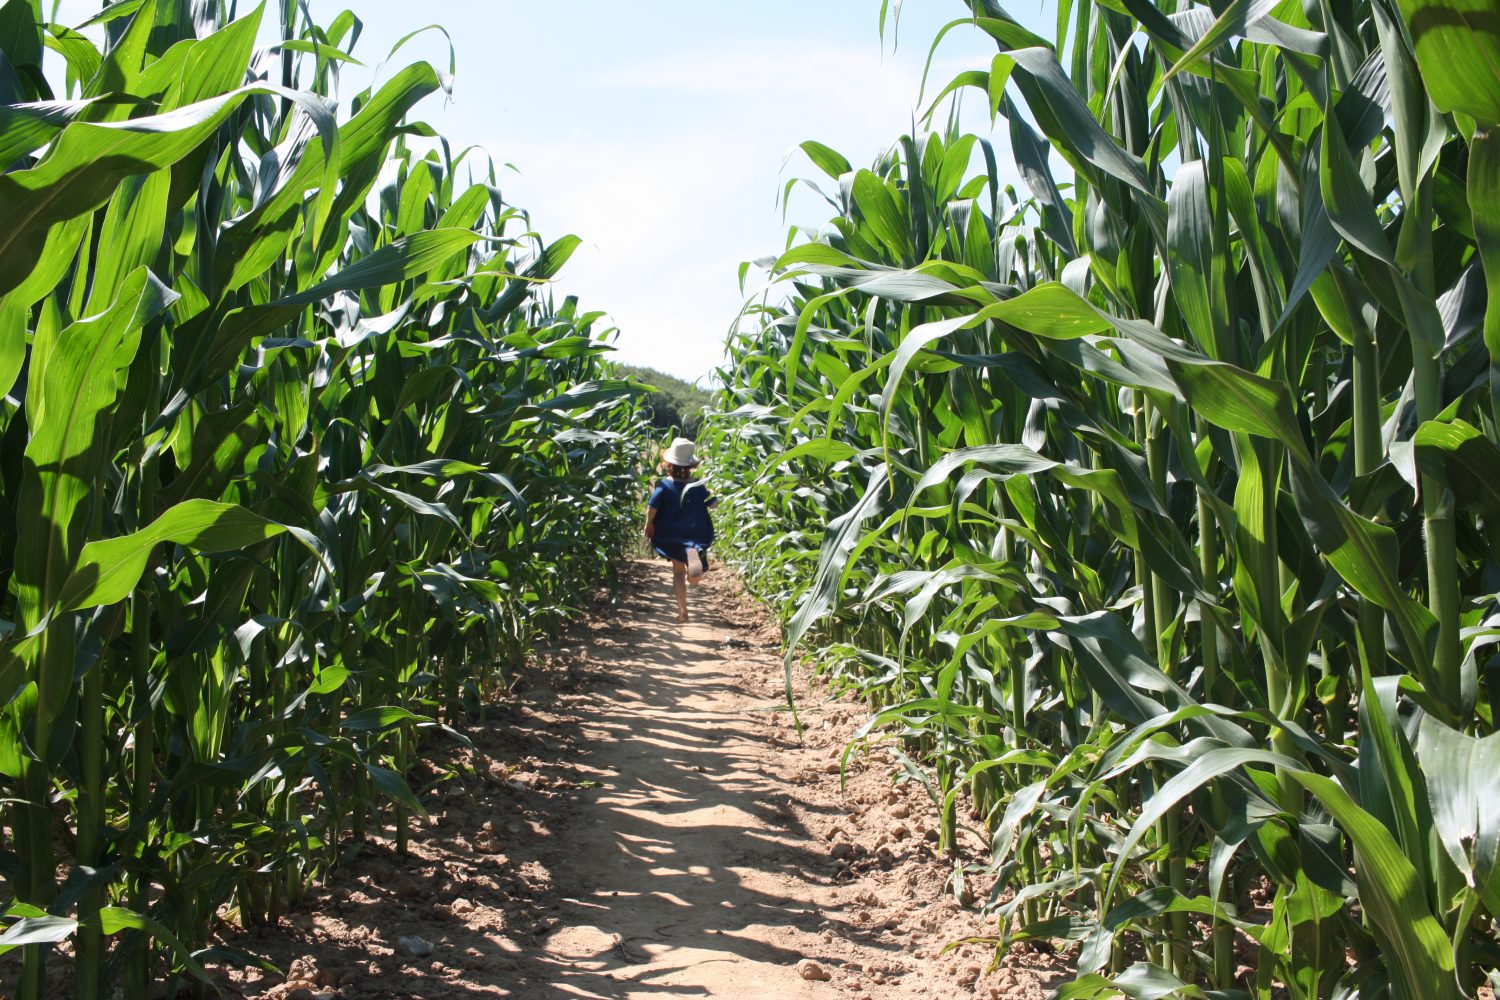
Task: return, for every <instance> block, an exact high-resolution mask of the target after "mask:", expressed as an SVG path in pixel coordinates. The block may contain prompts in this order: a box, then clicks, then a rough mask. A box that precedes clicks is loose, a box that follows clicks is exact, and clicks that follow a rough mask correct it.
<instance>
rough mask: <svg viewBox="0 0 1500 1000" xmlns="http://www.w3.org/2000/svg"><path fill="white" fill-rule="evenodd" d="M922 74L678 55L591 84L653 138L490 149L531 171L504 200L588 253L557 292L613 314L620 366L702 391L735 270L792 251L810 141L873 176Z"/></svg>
mask: <svg viewBox="0 0 1500 1000" xmlns="http://www.w3.org/2000/svg"><path fill="white" fill-rule="evenodd" d="M951 70H952V67H951V66H948V65H945V66H943V67H941V71H939V70H934V79H937V78H938V77H939V76H942V72H950V71H951ZM920 72H921V69H920V64H918V65H916V66H913V65H910V64H909V63H901V62H897V61H894V60H892V59H890V58H889V57H887V58H885V59H882V56H881V53H880V52H879V50H878V48H877V47H876V46H874V45H871V46H869V47H868V48H863V47H861V48H844V47H838V46H829V45H821V46H820V45H809V44H805V43H803V44H789V45H787V46H782V47H779V48H777V49H776V50H775V51H774V52H771V53H767V52H763V51H761V50H760V49H758V48H748V47H747V48H738V49H736V48H731V49H728V50H725V49H722V48H720V49H716V50H714V51H713V52H711V53H705V52H701V51H682V52H669V53H665V54H658V55H657V56H656V57H655V58H652V59H650V60H639V61H637V62H634V63H631V64H627V65H624V66H620V67H618V68H616V69H614V70H611V71H608V72H605V73H603V74H601V77H600V79H599V80H597V81H592V83H593V84H594V85H597V86H599V87H602V88H608V90H609V92H611V93H613V94H614V95H615V96H616V97H620V96H621V92H625V93H626V94H628V95H629V96H631V97H634V98H637V102H636V104H635V105H633V106H634V107H637V108H639V114H640V115H641V117H642V118H643V119H649V120H650V121H651V125H652V127H651V128H650V129H641V130H639V131H633V130H630V129H612V130H611V131H610V133H609V134H607V135H604V136H599V135H592V136H590V135H585V134H582V133H581V132H579V131H571V132H570V133H569V134H568V135H567V136H566V137H564V138H561V139H556V140H553V141H536V140H535V139H534V138H529V137H521V136H514V137H510V136H506V135H505V134H503V133H502V134H501V135H499V136H497V137H496V138H495V139H493V140H491V141H489V142H487V143H485V145H486V146H487V147H488V148H490V149H491V150H492V151H493V152H494V154H495V156H496V157H497V159H500V160H502V161H509V162H514V163H516V164H517V165H518V166H519V167H520V169H521V170H522V175H521V176H519V177H515V176H513V175H512V176H511V177H510V178H509V179H508V180H506V181H505V182H504V187H505V190H506V191H507V194H508V195H511V196H513V197H514V200H515V201H516V202H517V203H518V204H522V205H525V206H526V207H527V208H528V209H530V210H531V211H532V212H533V218H534V220H535V221H536V223H537V225H538V227H539V228H540V229H541V231H542V232H544V233H546V234H549V235H550V234H559V233H561V232H564V231H569V232H575V233H577V234H578V235H580V236H582V237H583V238H584V241H585V243H584V246H583V247H582V248H580V250H579V252H578V254H577V255H576V256H575V257H574V259H573V260H572V261H571V262H570V263H569V265H568V268H567V269H566V270H565V271H564V274H563V278H562V281H561V283H560V287H561V288H562V289H564V290H567V291H576V292H578V293H579V294H580V295H581V296H582V297H584V299H585V304H586V306H587V307H588V308H603V309H607V310H609V313H610V316H611V317H612V319H613V320H614V321H615V322H616V323H618V324H619V326H620V328H621V331H622V334H621V338H620V342H619V347H620V357H622V358H623V359H625V360H628V361H631V362H634V363H641V364H648V365H652V366H653V367H657V368H661V369H664V370H667V371H669V372H672V373H673V374H677V375H681V376H683V377H687V378H697V377H700V376H703V375H705V374H707V373H708V372H709V371H710V370H711V369H712V368H714V367H715V366H716V365H717V364H718V363H719V362H720V360H721V358H722V347H723V342H724V338H725V335H726V333H727V330H728V328H729V326H730V324H731V323H732V322H733V321H734V318H735V316H736V315H737V314H738V312H739V309H740V307H741V305H742V303H743V299H742V297H741V295H740V291H739V287H738V280H739V264H740V262H741V261H742V260H747V259H752V258H755V257H759V256H763V255H766V254H774V253H776V252H777V251H779V250H780V248H781V247H782V245H783V243H784V242H785V238H786V223H783V221H782V215H781V211H780V209H779V208H778V207H777V198H778V196H779V194H780V192H781V189H782V186H783V184H784V182H785V180H786V178H788V177H792V176H809V177H812V176H814V175H816V174H817V173H818V172H817V170H816V168H814V167H812V166H811V165H810V164H809V163H808V162H807V161H806V160H805V159H802V158H801V155H800V153H799V152H798V149H797V145H798V143H800V142H801V141H802V140H804V139H809V138H816V139H818V140H819V141H822V142H825V143H827V144H828V145H831V146H833V147H834V148H836V149H839V150H840V151H841V152H843V153H844V154H845V155H846V156H847V157H848V158H849V159H850V161H851V162H853V163H855V164H859V163H862V162H868V161H869V160H870V159H872V158H873V157H874V156H875V155H876V154H878V153H879V152H881V151H882V150H883V149H884V148H886V146H888V145H889V143H890V142H891V141H893V140H894V139H895V138H897V136H899V135H900V134H901V133H902V132H903V131H906V130H908V129H909V128H910V126H911V120H912V108H913V107H914V105H915V101H916V98H917V91H918V84H919V81H920ZM950 75H951V72H950ZM943 79H944V80H946V77H944V78H943ZM938 86H941V83H939V84H938ZM705 98H707V100H705ZM823 186H824V187H825V189H826V188H828V186H829V185H828V184H824V185H823ZM827 211H828V206H826V205H825V204H824V203H822V202H821V201H820V200H818V199H817V197H816V195H813V194H812V193H811V192H807V193H806V194H805V195H799V196H797V197H794V200H793V213H792V215H791V218H790V219H789V220H788V221H798V220H804V219H805V220H808V221H809V222H812V223H814V224H815V225H816V224H818V223H819V222H820V220H821V219H823V218H826V214H825V215H822V216H819V215H818V214H817V213H819V212H827Z"/></svg>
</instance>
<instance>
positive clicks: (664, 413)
mask: <svg viewBox="0 0 1500 1000" xmlns="http://www.w3.org/2000/svg"><path fill="white" fill-rule="evenodd" d="M620 368H621V371H622V373H623V374H625V375H627V376H631V377H634V378H637V379H640V380H641V381H642V382H645V383H646V384H647V385H650V386H653V387H655V388H656V390H657V391H656V392H655V393H653V394H652V395H651V396H649V397H647V399H646V400H645V404H646V410H647V412H648V413H649V414H650V417H651V423H652V425H653V426H654V427H656V429H657V430H658V431H660V432H662V433H663V434H665V433H667V432H669V431H671V430H673V429H674V428H675V429H676V430H677V432H678V433H680V434H682V435H683V436H684V437H690V438H696V437H697V436H698V425H699V424H700V423H701V422H702V420H703V408H704V407H706V406H708V405H709V402H710V400H711V398H712V397H710V395H709V394H708V393H707V392H705V391H704V390H703V389H700V388H698V387H697V386H696V385H693V384H692V383H691V382H685V381H683V380H682V379H680V378H676V377H675V376H672V375H668V374H666V373H665V372H659V371H657V370H656V369H655V368H642V367H637V366H635V365H621V366H620Z"/></svg>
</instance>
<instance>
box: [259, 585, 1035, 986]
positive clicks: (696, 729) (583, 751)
mask: <svg viewBox="0 0 1500 1000" xmlns="http://www.w3.org/2000/svg"><path fill="white" fill-rule="evenodd" d="M692 598H693V601H694V621H693V623H691V624H689V625H688V626H686V627H678V626H677V625H675V624H673V623H671V621H670V618H669V613H668V608H669V605H670V595H669V593H668V590H667V576H666V573H665V571H664V569H663V568H662V566H661V565H660V564H657V565H652V564H648V563H635V564H631V565H630V566H629V567H627V570H626V573H625V588H624V591H623V593H622V594H621V596H620V602H619V605H618V606H617V607H615V608H613V609H605V611H604V612H601V613H596V616H595V619H594V620H593V622H592V623H591V624H589V625H587V626H585V627H584V628H582V629H580V631H579V632H578V633H577V634H576V635H575V636H574V637H572V638H571V639H570V640H567V641H565V642H564V643H561V644H559V646H558V647H556V648H555V649H553V650H552V651H551V653H550V654H549V656H548V657H547V658H546V663H545V664H544V665H543V666H542V667H541V668H539V669H538V670H535V671H532V672H531V673H529V674H528V675H527V678H528V681H527V685H526V686H527V689H526V690H523V691H522V692H520V695H519V698H518V701H517V703H516V704H515V705H514V706H512V707H510V708H509V709H507V710H506V711H504V712H503V713H502V714H501V717H499V718H497V719H495V720H494V722H493V724H492V725H490V726H487V727H482V728H483V732H482V733H481V734H479V735H476V738H475V743H476V748H475V751H474V752H473V753H470V752H469V751H459V752H457V753H456V754H454V755H453V761H452V765H451V766H452V767H453V768H454V771H455V773H454V776H452V777H451V778H449V779H448V780H443V777H444V775H445V773H447V770H448V768H446V767H444V766H443V765H441V764H435V765H434V766H433V770H432V777H433V779H434V781H435V782H436V784H435V787H433V788H432V789H431V790H430V791H429V792H428V793H427V796H426V799H427V801H428V802H430V803H431V806H430V808H431V811H432V814H433V818H432V824H433V825H432V827H431V828H430V829H428V830H426V831H423V832H422V833H421V834H420V835H419V836H418V837H415V838H414V843H413V847H412V851H411V855H410V856H409V857H408V858H405V859H402V858H398V857H397V856H395V854H394V853H393V852H392V851H391V850H390V845H389V843H388V842H385V841H377V842H374V843H372V844H371V845H370V847H369V848H368V850H367V851H366V852H365V854H364V855H363V856H362V857H361V859H360V860H359V861H357V862H356V863H355V864H354V865H351V866H350V867H349V869H347V870H344V871H341V872H340V873H338V874H337V875H336V876H335V878H334V879H333V882H332V884H331V886H330V887H329V888H328V889H327V890H326V891H322V892H319V893H316V894H314V896H313V897H312V898H311V899H310V900H309V901H308V905H307V908H306V910H305V911H304V912H299V913H298V914H294V915H293V917H292V919H291V921H290V926H289V927H287V928H282V929H277V930H275V931H264V930H263V931H260V932H258V933H256V932H251V933H248V934H244V935H239V936H237V937H236V939H235V940H232V941H230V942H229V943H230V944H232V945H236V944H237V945H238V946H239V947H243V948H245V949H246V950H247V951H255V952H258V953H262V954H269V955H271V957H272V958H273V960H275V961H277V962H278V964H280V965H281V967H282V968H283V969H289V974H288V977H287V979H286V980H282V979H281V978H280V977H267V978H260V979H256V978H254V976H255V974H253V973H252V976H251V978H248V979H241V980H239V981H238V982H237V983H236V984H235V985H236V986H237V987H238V989H239V990H240V991H241V993H242V995H244V996H264V997H272V998H286V997H296V998H299V1000H307V998H313V997H316V998H319V1000H331V998H334V997H391V998H395V997H402V998H405V997H422V998H424V1000H435V998H469V997H514V998H523V1000H542V998H554V997H592V998H612V1000H615V998H618V1000H637V998H641V1000H644V998H655V997H734V998H738V1000H762V998H764V1000H771V998H774V1000H801V998H832V997H865V998H869V1000H883V998H898V997H948V996H977V997H986V998H988V997H1005V998H1033V1000H1040V998H1041V997H1043V996H1044V995H1045V993H1044V991H1043V989H1042V988H1041V985H1040V983H1041V979H1040V978H1039V974H1040V975H1045V974H1046V972H1047V971H1049V970H1048V966H1047V963H1046V961H1045V960H1044V959H1042V958H1040V957H1033V958H1031V959H1024V960H1023V959H1019V958H1016V957H1014V956H1007V959H1006V962H1005V964H1004V965H1002V967H1001V968H1000V969H999V970H998V971H997V972H996V973H994V974H990V975H983V976H981V970H982V967H983V966H984V965H986V964H987V963H988V961H989V958H990V957H991V955H992V950H991V949H988V948H986V947H983V946H968V947H967V948H965V949H960V950H958V951H956V952H954V953H953V954H950V955H947V956H942V957H939V956H938V952H939V951H941V950H942V947H943V946H944V945H945V944H947V943H948V942H949V941H953V940H956V939H958V938H962V937H965V936H968V935H972V934H982V933H985V932H986V931H987V928H986V925H985V924H984V922H983V921H982V920H981V919H980V918H979V917H978V915H977V914H976V913H974V912H973V911H966V910H963V909H961V908H959V907H958V906H957V905H956V904H955V903H954V902H952V901H951V899H945V898H944V896H943V894H942V891H941V890H942V885H943V882H944V881H945V879H946V878H947V877H948V874H949V873H950V872H951V870H952V863H951V862H950V861H947V860H939V859H938V858H937V857H936V856H935V855H934V852H933V849H932V846H931V842H932V841H934V840H935V839H936V835H935V833H934V832H932V830H931V822H930V821H927V820H924V819H923V817H924V816H926V815H927V813H928V812H929V811H930V806H929V805H928V804H927V802H926V800H925V795H922V794H920V793H919V792H918V791H917V790H916V789H915V788H914V787H913V786H911V785H904V786H899V787H898V786H896V785H894V784H893V782H892V780H891V773H892V767H891V763H890V761H889V760H885V759H883V758H878V757H877V758H872V759H871V761H870V762H869V763H868V764H865V763H861V764H859V765H858V766H856V767H855V768H854V769H853V771H852V772H851V774H850V780H849V784H848V786H847V788H845V789H840V787H839V776H838V755H839V753H840V751H841V750H842V748H843V746H844V744H845V742H846V741H847V739H848V737H849V736H850V734H851V733H852V732H853V730H854V728H855V727H856V726H857V725H858V724H859V723H860V722H862V721H863V713H862V711H860V710H859V709H858V708H857V706H853V705H847V704H842V703H838V702H828V701H822V700H819V699H814V700H813V701H810V702H809V703H808V705H807V706H806V708H805V712H804V721H806V722H807V723H808V724H809V732H808V736H807V738H806V739H805V740H801V741H799V740H798V739H797V738H796V736H795V733H794V731H793V730H792V728H791V725H790V718H789V716H788V715H787V713H784V712H782V713H778V712H776V711H775V710H774V709H775V707H776V705H777V704H778V703H779V702H780V701H781V684H782V680H781V676H782V675H781V665H780V658H779V656H778V655H777V652H776V644H777V632H776V630H775V628H774V626H771V625H769V624H768V623H767V622H766V621H765V619H764V616H763V614H762V613H761V612H760V611H759V609H758V608H756V607H755V606H754V605H753V604H751V603H750V602H749V601H748V600H746V599H745V598H744V596H743V595H742V594H741V593H740V591H739V588H738V585H737V584H736V583H735V581H734V580H733V579H732V577H730V576H729V575H728V574H725V573H716V574H712V575H711V576H710V578H709V579H708V580H707V581H706V582H705V584H704V586H702V587H700V588H697V589H696V590H695V591H694V593H693V595H692ZM476 728H481V727H476ZM433 759H434V761H437V755H435V756H434V758H433ZM465 772H468V773H465ZM972 839H973V840H974V841H975V842H974V843H971V844H970V845H969V846H970V847H971V848H974V849H976V850H977V849H979V848H980V847H982V845H980V844H979V843H978V842H977V837H975V838H972ZM1027 962H1029V963H1030V965H1031V967H1027V965H1026V963H1027ZM809 963H812V965H809ZM809 976H811V977H815V978H808V977H809Z"/></svg>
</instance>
